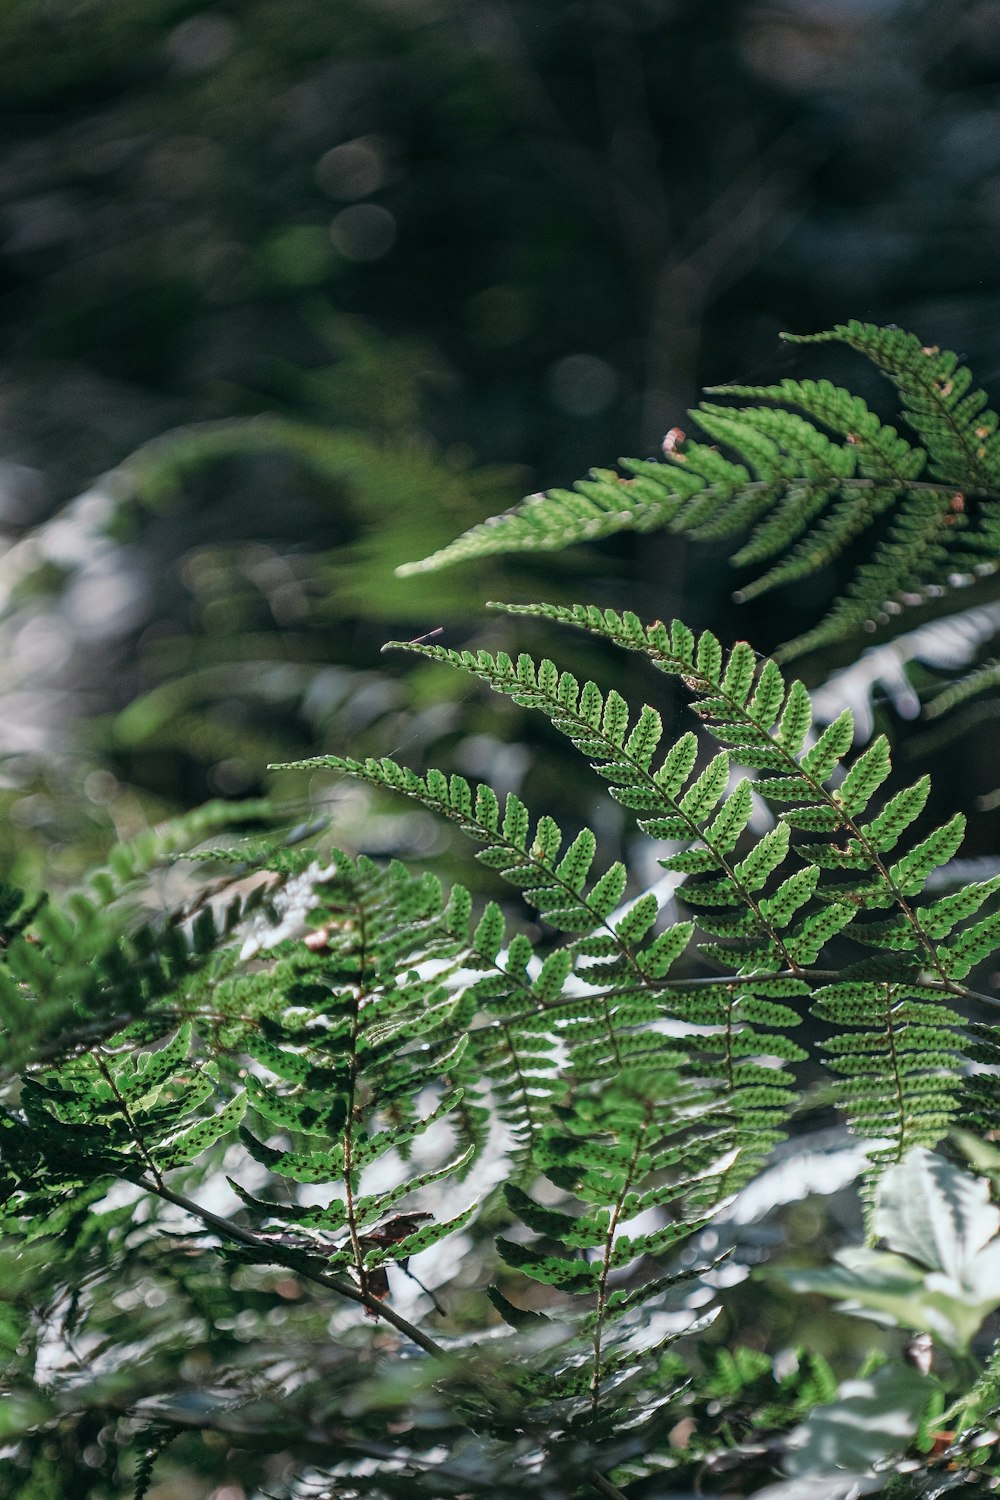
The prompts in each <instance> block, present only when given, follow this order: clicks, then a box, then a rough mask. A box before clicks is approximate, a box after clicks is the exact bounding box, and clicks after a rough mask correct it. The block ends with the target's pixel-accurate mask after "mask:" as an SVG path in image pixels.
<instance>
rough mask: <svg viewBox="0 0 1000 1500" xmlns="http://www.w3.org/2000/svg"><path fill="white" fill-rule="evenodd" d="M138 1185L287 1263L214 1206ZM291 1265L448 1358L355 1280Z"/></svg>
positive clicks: (241, 1242)
mask: <svg viewBox="0 0 1000 1500" xmlns="http://www.w3.org/2000/svg"><path fill="white" fill-rule="evenodd" d="M138 1186H139V1187H141V1188H144V1189H145V1191H146V1192H147V1193H152V1194H153V1196H154V1197H157V1198H162V1199H163V1200H164V1202H166V1203H172V1204H173V1205H174V1207H175V1208H182V1209H183V1210H184V1212H185V1213H189V1214H191V1215H192V1217H193V1218H196V1219H200V1220H201V1222H202V1223H203V1224H204V1225H205V1226H206V1228H208V1229H211V1230H212V1231H213V1232H214V1233H215V1234H217V1235H219V1236H220V1237H221V1238H222V1239H227V1240H233V1241H234V1242H235V1243H236V1244H239V1245H245V1246H246V1248H247V1249H248V1250H254V1251H256V1252H257V1253H258V1254H259V1255H260V1256H261V1258H262V1259H264V1260H266V1261H270V1262H271V1263H272V1264H276V1265H282V1264H284V1262H282V1260H281V1258H280V1256H279V1255H278V1253H277V1251H278V1249H279V1247H278V1246H276V1245H275V1244H273V1243H272V1242H271V1241H268V1240H262V1239H258V1238H257V1236H256V1235H255V1234H251V1233H250V1231H249V1230H247V1229H242V1228H241V1227H240V1226H239V1225H238V1224H234V1223H232V1221H231V1220H229V1219H223V1218H222V1217H221V1216H220V1215H219V1214H214V1213H212V1211H211V1209H208V1208H202V1206H201V1204H199V1203H195V1202H194V1201H193V1199H191V1198H186V1197H185V1196H184V1195H183V1194H182V1193H175V1192H174V1191H173V1189H172V1188H169V1187H167V1186H166V1184H165V1183H163V1182H149V1181H147V1180H146V1179H145V1178H140V1179H139V1180H138ZM288 1269H289V1270H291V1271H293V1272H294V1273H295V1275H296V1276H301V1277H302V1278H303V1279H304V1280H306V1281H313V1282H315V1283H316V1284H317V1286H324V1287H326V1288H327V1289H328V1290H329V1291H333V1292H339V1293H340V1295H341V1296H342V1297H346V1298H347V1299H348V1301H350V1302H357V1303H358V1304H359V1305H360V1306H362V1307H364V1308H366V1309H367V1311H368V1312H370V1313H371V1314H372V1315H373V1316H374V1317H376V1318H382V1319H383V1320H384V1321H385V1322H386V1323H391V1324H392V1326H393V1328H395V1329H396V1331H397V1332H398V1333H402V1334H403V1335H404V1336H405V1337H406V1338H408V1339H409V1340H410V1341H411V1342H412V1343H414V1344H416V1345H417V1347H418V1348H419V1349H423V1351H424V1353H425V1354H429V1355H430V1356H431V1357H432V1358H433V1359H440V1360H446V1359H447V1358H448V1354H447V1351H446V1350H445V1349H443V1348H442V1347H441V1345H440V1344H438V1343H437V1342H436V1341H435V1340H434V1339H432V1338H431V1337H430V1335H429V1334H426V1333H424V1332H423V1330H422V1329H420V1328H417V1327H416V1326H415V1325H414V1324H413V1323H410V1322H409V1321H408V1320H407V1319H406V1318H404V1317H402V1316H401V1315H400V1314H399V1313H398V1312H396V1310H395V1308H393V1307H390V1306H389V1305H388V1303H385V1302H380V1301H379V1299H378V1298H377V1297H375V1296H373V1295H372V1293H371V1292H369V1291H367V1290H365V1289H362V1288H359V1287H356V1286H355V1285H354V1284H353V1282H350V1281H348V1280H346V1278H344V1277H342V1276H337V1275H335V1274H334V1273H333V1272H332V1271H312V1270H309V1269H307V1268H305V1267H303V1266H302V1264H301V1261H300V1260H299V1259H298V1258H296V1260H295V1263H294V1265H290V1266H289V1267H288Z"/></svg>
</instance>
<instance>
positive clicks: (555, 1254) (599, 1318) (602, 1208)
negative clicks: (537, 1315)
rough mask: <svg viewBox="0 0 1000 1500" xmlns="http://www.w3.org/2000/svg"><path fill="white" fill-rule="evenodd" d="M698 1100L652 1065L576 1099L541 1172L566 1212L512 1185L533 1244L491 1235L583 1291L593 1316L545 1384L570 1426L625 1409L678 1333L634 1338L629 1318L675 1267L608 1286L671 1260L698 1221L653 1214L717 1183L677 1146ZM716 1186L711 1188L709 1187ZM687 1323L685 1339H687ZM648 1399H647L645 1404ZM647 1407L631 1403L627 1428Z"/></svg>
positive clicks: (569, 1288) (515, 1257) (511, 1202)
mask: <svg viewBox="0 0 1000 1500" xmlns="http://www.w3.org/2000/svg"><path fill="white" fill-rule="evenodd" d="M704 1107H705V1105H704V1101H703V1100H701V1099H699V1097H698V1095H697V1093H692V1091H691V1090H690V1089H687V1088H685V1087H684V1085H683V1083H682V1081H681V1080H680V1078H679V1077H678V1076H677V1075H676V1074H672V1073H669V1072H664V1071H663V1070H662V1069H660V1068H659V1067H653V1068H651V1069H650V1070H648V1071H647V1070H645V1069H628V1070H626V1071H625V1072H624V1073H622V1074H621V1075H620V1076H619V1077H618V1078H617V1079H616V1080H614V1081H613V1082H611V1083H610V1084H606V1085H605V1086H604V1087H603V1088H601V1089H600V1090H599V1091H594V1092H587V1093H583V1094H580V1095H578V1096H577V1098H576V1099H575V1101H574V1103H573V1106H572V1108H571V1109H568V1110H566V1111H564V1112H563V1119H562V1121H561V1123H560V1125H559V1126H557V1127H553V1128H550V1130H549V1131H548V1132H547V1134H546V1137H545V1140H544V1142H543V1144H542V1147H541V1149H540V1152H539V1165H540V1166H541V1168H542V1170H543V1171H544V1172H545V1174H546V1176H548V1177H549V1179H550V1181H551V1182H552V1183H553V1184H554V1185H556V1186H557V1187H560V1188H562V1189H564V1190H568V1191H569V1192H570V1193H571V1195H572V1209H571V1211H567V1210H566V1209H553V1208H550V1207H547V1206H542V1205H541V1204H539V1203H538V1202H536V1201H535V1200H534V1199H533V1198H532V1197H530V1196H529V1195H528V1194H527V1193H525V1192H524V1191H522V1190H521V1189H520V1188H517V1187H508V1188H507V1190H506V1197H507V1202H508V1206H509V1208H510V1209H511V1211H512V1212H513V1213H514V1215H515V1216H516V1217H517V1218H518V1219H519V1220H520V1221H521V1223H522V1224H523V1225H524V1226H525V1227H526V1228H527V1229H528V1230H529V1231H531V1233H532V1234H533V1235H534V1236H541V1237H542V1238H541V1239H533V1240H530V1241H528V1242H524V1241H521V1240H510V1239H507V1238H504V1237H501V1238H500V1239H499V1240H498V1242H497V1244H498V1249H499V1251H500V1254H501V1256H502V1257H503V1259H504V1260H505V1261H506V1262H507V1264H508V1265H509V1266H511V1267H513V1268H514V1269H516V1270H518V1271H521V1272H523V1273H524V1274H526V1275H527V1276H529V1277H531V1278H532V1279H533V1280H535V1281H539V1282H542V1283H543V1284H545V1285H549V1286H553V1287H556V1288H557V1289H559V1290H560V1291H561V1292H563V1293H564V1294H567V1295H569V1296H573V1295H582V1296H584V1297H586V1298H587V1301H588V1303H591V1302H592V1304H593V1305H592V1307H591V1309H590V1310H589V1311H588V1312H587V1313H585V1314H582V1315H577V1317H576V1319H575V1336H574V1337H573V1339H572V1340H571V1341H570V1342H569V1343H568V1344H563V1345H562V1346H560V1348H559V1358H558V1367H557V1368H556V1369H554V1370H552V1372H551V1373H550V1374H549V1375H548V1378H547V1379H546V1380H545V1394H546V1395H547V1396H548V1398H549V1399H555V1400H558V1401H560V1402H566V1403H568V1405H569V1411H570V1413H571V1415H572V1418H573V1420H574V1423H575V1424H592V1423H594V1422H596V1421H597V1420H598V1419H599V1417H601V1415H602V1413H606V1410H607V1406H608V1404H609V1403H610V1404H611V1405H612V1406H614V1407H623V1406H624V1405H625V1404H626V1403H627V1402H628V1400H629V1399H630V1396H633V1399H634V1395H633V1393H635V1386H636V1383H637V1382H639V1381H641V1380H642V1378H643V1377H645V1378H646V1379H648V1376H649V1372H650V1370H651V1369H652V1368H653V1367H654V1366H655V1364H656V1362H657V1361H659V1360H661V1359H662V1357H663V1355H664V1352H665V1350H666V1349H667V1348H668V1347H669V1345H670V1344H671V1343H672V1342H674V1340H675V1339H676V1338H677V1337H679V1336H680V1330H679V1331H678V1333H674V1334H671V1335H669V1336H668V1337H667V1338H666V1339H664V1338H662V1337H659V1338H655V1337H654V1338H650V1337H649V1336H648V1335H646V1336H643V1334H642V1332H641V1330H640V1329H639V1328H638V1327H637V1324H636V1320H635V1312H636V1309H637V1308H638V1307H640V1306H641V1305H642V1303H643V1302H644V1301H651V1300H652V1299H654V1298H655V1297H657V1296H659V1295H660V1294H661V1293H662V1292H663V1291H664V1290H665V1289H666V1288H668V1287H669V1286H671V1285H672V1284H674V1283H676V1282H677V1281H678V1280H683V1279H684V1277H685V1275H690V1274H691V1273H690V1272H689V1271H688V1272H681V1271H680V1270H679V1268H678V1269H677V1270H675V1271H674V1272H673V1274H671V1273H670V1272H668V1273H667V1274H666V1275H665V1276H664V1275H662V1274H658V1275H656V1276H653V1277H648V1276H647V1277H646V1278H645V1282H644V1284H640V1286H639V1287H637V1288H635V1289H633V1290H632V1291H630V1292H623V1291H615V1290H613V1289H612V1286H613V1284H612V1279H611V1278H612V1277H613V1276H614V1275H615V1274H616V1273H619V1274H620V1272H621V1271H622V1270H623V1269H624V1268H625V1267H627V1266H633V1265H636V1264H637V1263H641V1262H642V1261H643V1260H645V1259H652V1260H656V1259H659V1258H666V1259H668V1260H669V1259H671V1258H673V1257H674V1256H676V1254H677V1252H678V1251H679V1249H680V1247H681V1245H682V1244H683V1242H684V1240H685V1239H687V1238H688V1237H689V1236H690V1235H691V1234H692V1232H693V1231H695V1230H696V1229H697V1228H698V1227H699V1226H700V1224H701V1223H703V1222H704V1220H703V1218H701V1217H699V1216H698V1215H697V1214H695V1213H692V1212H690V1211H684V1210H683V1209H681V1211H680V1212H679V1213H678V1212H677V1211H676V1209H675V1211H674V1212H673V1213H672V1214H671V1215H670V1216H668V1217H665V1216H663V1215H662V1210H663V1208H664V1207H665V1206H666V1205H667V1204H674V1205H679V1204H680V1203H682V1202H683V1200H684V1198H685V1196H687V1197H688V1198H690V1197H691V1196H693V1195H694V1192H695V1189H696V1187H697V1189H698V1190H699V1191H700V1193H701V1196H702V1198H703V1199H704V1200H707V1201H709V1202H710V1201H712V1199H713V1197H715V1198H717V1196H718V1194H719V1191H720V1186H719V1179H718V1177H717V1174H716V1173H715V1172H714V1170H713V1163H712V1162H711V1161H710V1160H706V1159H705V1157H704V1155H703V1154H701V1153H699V1152H698V1151H697V1150H696V1151H694V1152H693V1153H689V1154H688V1155H687V1156H685V1155H684V1152H683V1148H681V1147H680V1146H679V1138H684V1137H686V1136H688V1134H689V1131H690V1126H691V1122H692V1120H693V1119H696V1118H697V1115H698V1113H699V1112H700V1111H701V1110H702V1109H704ZM712 1182H714V1190H713V1188H712V1186H711V1185H710V1184H711V1183H712ZM653 1214H655V1215H656V1216H658V1217H659V1218H660V1224H659V1227H658V1228H654V1229H651V1230H649V1229H646V1230H644V1231H641V1232H629V1226H630V1224H631V1223H633V1222H634V1221H635V1220H637V1219H638V1218H639V1216H640V1215H646V1216H647V1220H648V1217H649V1216H650V1215H653ZM695 1321H696V1320H695V1319H694V1317H693V1316H692V1318H691V1320H690V1323H691V1327H690V1328H688V1329H685V1330H683V1331H685V1332H690V1331H693V1328H694V1326H695ZM647 1399H648V1397H647ZM645 1405H646V1401H644V1400H643V1399H642V1397H641V1396H639V1410H637V1411H633V1413H632V1417H633V1419H634V1421H635V1422H636V1423H638V1422H640V1421H641V1410H642V1407H643V1406H645Z"/></svg>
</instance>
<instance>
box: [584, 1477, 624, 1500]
mask: <svg viewBox="0 0 1000 1500" xmlns="http://www.w3.org/2000/svg"><path fill="white" fill-rule="evenodd" d="M588 1479H589V1483H590V1484H591V1485H593V1487H594V1489H595V1490H596V1491H597V1493H598V1494H599V1495H604V1496H605V1497H606V1500H627V1496H626V1495H625V1493H624V1491H623V1490H620V1489H619V1488H618V1486H617V1485H616V1484H612V1483H611V1480H610V1479H605V1477H604V1475H603V1474H598V1473H597V1472H596V1471H595V1472H594V1473H593V1474H591V1475H589V1476H588Z"/></svg>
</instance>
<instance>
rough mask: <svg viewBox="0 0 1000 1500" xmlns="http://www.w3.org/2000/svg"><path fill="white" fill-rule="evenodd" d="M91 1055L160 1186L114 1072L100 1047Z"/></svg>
mask: <svg viewBox="0 0 1000 1500" xmlns="http://www.w3.org/2000/svg"><path fill="white" fill-rule="evenodd" d="M91 1055H92V1057H93V1059H94V1062H95V1063H96V1064H97V1070H98V1072H99V1073H100V1075H101V1077H102V1078H103V1079H104V1082H105V1083H106V1084H107V1086H108V1088H109V1089H110V1090H111V1092H112V1094H114V1096H115V1100H116V1102H117V1104H118V1108H119V1109H120V1110H121V1113H122V1119H123V1120H124V1121H125V1124H126V1126H127V1128H128V1133H129V1135H130V1136H131V1137H132V1139H133V1141H134V1142H135V1144H136V1146H137V1147H138V1148H139V1155H140V1156H141V1157H142V1159H143V1161H144V1162H145V1164H146V1168H147V1170H148V1171H149V1172H151V1173H152V1176H153V1181H154V1182H156V1183H158V1184H159V1186H160V1187H162V1186H163V1178H162V1177H161V1176H160V1169H159V1167H158V1166H157V1165H156V1162H155V1161H154V1160H153V1158H152V1157H151V1156H150V1154H149V1151H148V1149H147V1147H146V1143H145V1141H144V1140H143V1138H142V1135H141V1133H140V1131H139V1127H138V1126H137V1125H136V1123H135V1120H134V1119H133V1118H132V1113H131V1111H130V1109H129V1107H128V1104H127V1103H126V1101H125V1099H124V1098H123V1097H122V1094H121V1091H120V1089H119V1088H118V1085H117V1084H116V1083H115V1079H114V1074H113V1073H112V1072H111V1069H110V1068H109V1067H108V1065H107V1063H106V1062H105V1061H104V1057H103V1055H102V1054H101V1050H100V1048H99V1047H95V1049H94V1051H93V1053H92V1054H91Z"/></svg>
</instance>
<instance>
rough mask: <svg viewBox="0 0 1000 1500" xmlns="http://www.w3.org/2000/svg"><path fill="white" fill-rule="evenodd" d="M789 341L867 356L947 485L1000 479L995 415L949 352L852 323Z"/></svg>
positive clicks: (911, 336)
mask: <svg viewBox="0 0 1000 1500" xmlns="http://www.w3.org/2000/svg"><path fill="white" fill-rule="evenodd" d="M783 337H784V338H785V339H786V340H787V341H788V342H789V343H795V344H815V343H828V342H831V341H838V342H840V343H844V344H849V345H850V347H851V348H852V349H856V350H857V351H858V353H859V354H864V355H865V356H866V357H867V358H868V359H870V360H871V361H872V363H873V364H875V365H877V366H878V368H879V369H880V370H881V371H882V372H883V373H884V374H886V375H888V376H889V378H890V379H891V380H892V382H893V384H894V385H895V386H896V389H897V390H898V391H899V393H900V395H901V397H902V399H903V405H904V408H905V410H906V415H907V420H908V421H909V423H910V425H911V426H912V427H913V429H914V431H915V432H917V433H918V434H919V435H920V438H921V439H922V441H923V443H924V444H925V446H926V448H927V452H928V455H929V458H930V472H931V473H932V474H933V475H934V476H935V478H938V479H943V480H946V481H947V482H948V483H951V484H957V485H959V486H960V487H961V486H962V485H968V484H972V485H981V486H983V487H984V488H987V489H988V488H990V487H991V486H992V485H994V484H995V483H996V480H997V478H998V475H1000V444H998V442H997V437H996V433H997V420H998V419H997V415H996V413H995V412H993V411H990V410H989V409H988V407H987V397H986V393H985V392H984V391H970V389H969V388H970V386H971V385H972V375H971V374H970V372H969V371H968V370H967V369H966V368H965V367H964V366H962V365H960V364H959V363H958V357H957V355H955V354H952V353H951V352H950V351H949V350H947V349H945V350H941V349H937V348H933V347H929V346H927V345H923V344H921V342H920V340H919V339H918V338H917V337H916V335H915V334H912V333H906V332H904V331H903V330H902V329H901V328H878V327H876V326H875V325H874V324H872V323H859V322H856V321H854V320H853V319H852V321H851V322H849V323H846V324H839V325H838V326H837V327H836V328H832V329H831V330H830V331H829V333H814V334H804V335H803V334H784V335H783Z"/></svg>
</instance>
